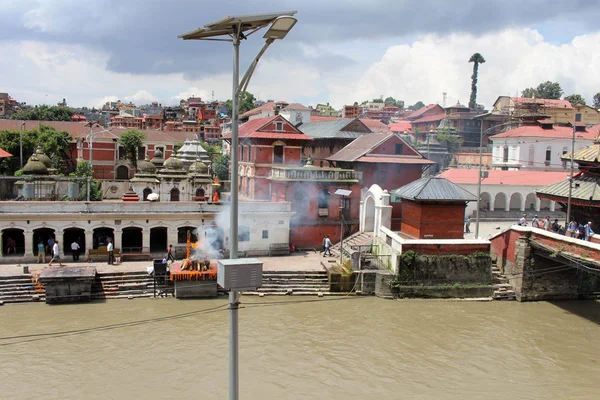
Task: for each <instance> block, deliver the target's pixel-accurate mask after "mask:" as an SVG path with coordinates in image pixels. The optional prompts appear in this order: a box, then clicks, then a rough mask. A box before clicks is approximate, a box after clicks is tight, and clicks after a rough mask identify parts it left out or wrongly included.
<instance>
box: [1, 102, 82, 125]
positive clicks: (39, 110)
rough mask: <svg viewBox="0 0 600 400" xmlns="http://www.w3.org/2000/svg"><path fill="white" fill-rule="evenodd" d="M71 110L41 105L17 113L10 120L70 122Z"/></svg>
mask: <svg viewBox="0 0 600 400" xmlns="http://www.w3.org/2000/svg"><path fill="white" fill-rule="evenodd" d="M71 116H73V110H71V109H70V108H69V107H58V106H47V105H41V106H37V107H33V108H28V109H25V110H22V111H18V112H16V113H14V114H13V115H12V117H11V118H12V119H18V120H25V121H71Z"/></svg>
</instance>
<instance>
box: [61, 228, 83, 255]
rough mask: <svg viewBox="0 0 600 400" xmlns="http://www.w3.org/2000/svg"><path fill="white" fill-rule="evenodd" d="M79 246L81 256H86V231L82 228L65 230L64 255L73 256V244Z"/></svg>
mask: <svg viewBox="0 0 600 400" xmlns="http://www.w3.org/2000/svg"><path fill="white" fill-rule="evenodd" d="M73 242H77V244H79V254H85V230H84V229H81V228H75V227H73V228H67V229H65V230H63V253H65V254H71V253H72V252H71V244H72V243H73Z"/></svg>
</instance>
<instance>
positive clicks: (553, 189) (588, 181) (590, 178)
mask: <svg viewBox="0 0 600 400" xmlns="http://www.w3.org/2000/svg"><path fill="white" fill-rule="evenodd" d="M536 194H537V196H538V197H540V198H545V199H550V200H555V201H559V202H567V201H568V199H569V179H565V180H563V181H560V182H556V183H553V184H551V185H548V186H544V187H543V188H541V189H539V190H536ZM571 201H573V202H575V203H577V204H580V205H598V206H600V177H598V176H594V175H589V174H585V173H583V172H580V173H578V174H577V175H575V176H574V177H573V187H572V190H571ZM594 203H595V204H594Z"/></svg>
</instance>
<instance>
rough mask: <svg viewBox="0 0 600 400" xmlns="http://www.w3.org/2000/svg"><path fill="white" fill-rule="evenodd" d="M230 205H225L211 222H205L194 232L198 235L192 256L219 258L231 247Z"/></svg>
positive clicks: (201, 258)
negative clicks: (227, 232) (226, 232)
mask: <svg viewBox="0 0 600 400" xmlns="http://www.w3.org/2000/svg"><path fill="white" fill-rule="evenodd" d="M229 210H230V208H229V206H225V207H223V210H222V211H221V212H220V213H218V214H217V215H216V216H215V219H214V220H213V221H210V222H206V221H205V222H204V223H203V224H202V225H201V226H200V227H198V228H197V229H196V230H195V231H194V232H193V233H194V234H195V235H197V237H198V242H197V245H196V246H195V247H194V248H193V249H192V250H193V253H192V258H196V259H200V260H204V259H211V260H212V259H217V258H223V251H224V250H227V248H228V247H229V244H228V242H229V237H228V236H229V235H226V234H225V231H229V221H230V218H229V213H230V211H229Z"/></svg>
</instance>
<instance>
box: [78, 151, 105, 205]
mask: <svg viewBox="0 0 600 400" xmlns="http://www.w3.org/2000/svg"><path fill="white" fill-rule="evenodd" d="M71 176H75V177H77V178H89V177H91V176H92V167H91V165H90V162H89V161H80V162H78V163H77V166H76V167H75V172H73V173H71ZM88 182H90V200H91V201H101V200H102V190H100V183H99V182H98V181H96V180H95V179H90V180H88V179H80V180H79V187H80V188H81V191H80V192H79V197H78V198H77V200H87V185H88Z"/></svg>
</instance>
